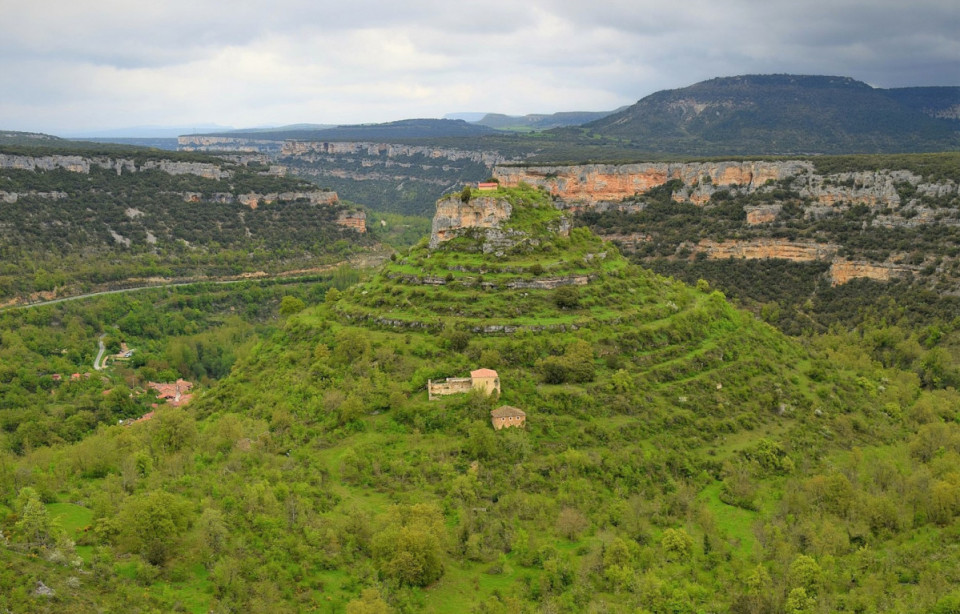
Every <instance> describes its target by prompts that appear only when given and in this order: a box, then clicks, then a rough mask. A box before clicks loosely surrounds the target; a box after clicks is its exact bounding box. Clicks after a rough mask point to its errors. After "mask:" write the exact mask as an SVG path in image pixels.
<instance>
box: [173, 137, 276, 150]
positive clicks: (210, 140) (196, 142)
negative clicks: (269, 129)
mask: <svg viewBox="0 0 960 614" xmlns="http://www.w3.org/2000/svg"><path fill="white" fill-rule="evenodd" d="M281 147H283V141H277V140H269V139H254V138H243V137H230V136H180V137H177V150H178V151H235V152H243V153H248V152H249V153H276V152H279V151H280V149H281Z"/></svg>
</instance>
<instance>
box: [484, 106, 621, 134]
mask: <svg viewBox="0 0 960 614" xmlns="http://www.w3.org/2000/svg"><path fill="white" fill-rule="evenodd" d="M622 110H623V109H617V110H615V111H565V112H561V113H551V114H536V113H531V114H527V115H503V114H500V113H487V114H486V115H484V116H483V117H482V118H480V119H479V120H478V121H476V122H475V123H477V124H480V125H481V126H488V127H490V128H495V129H497V130H511V131H515V132H528V131H531V130H549V129H550V128H562V127H566V126H579V125H581V124H586V123H588V122H592V121H595V120H598V119H602V118H604V117H607V116H608V115H612V114H614V113H617V112H618V111H622Z"/></svg>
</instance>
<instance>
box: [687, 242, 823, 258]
mask: <svg viewBox="0 0 960 614" xmlns="http://www.w3.org/2000/svg"><path fill="white" fill-rule="evenodd" d="M695 251H697V252H703V253H705V254H707V257H708V258H711V259H723V258H745V259H747V260H762V259H766V258H780V259H783V260H790V261H793V262H811V261H814V260H831V259H832V258H833V257H834V256H835V255H836V253H837V246H836V245H829V244H820V243H812V242H810V243H808V242H799V241H778V240H776V239H758V240H754V241H722V242H716V241H710V240H709V239H703V240H701V241H700V242H699V243H698V244H697V247H696V250H695Z"/></svg>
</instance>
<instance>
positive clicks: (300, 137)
mask: <svg viewBox="0 0 960 614" xmlns="http://www.w3.org/2000/svg"><path fill="white" fill-rule="evenodd" d="M496 132H497V131H496V130H494V129H493V128H489V127H487V126H480V125H477V124H471V123H468V122H465V121H463V120H462V119H403V120H400V121H395V122H388V123H384V124H357V125H351V126H337V127H334V128H323V129H278V130H262V131H256V132H249V131H246V132H237V131H233V132H218V133H211V134H203V135H188V136H242V137H248V138H257V139H263V140H279V141H282V140H288V139H290V140H297V141H389V140H396V139H427V138H449V137H470V136H479V135H483V134H495V133H496Z"/></svg>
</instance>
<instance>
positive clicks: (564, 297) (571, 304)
mask: <svg viewBox="0 0 960 614" xmlns="http://www.w3.org/2000/svg"><path fill="white" fill-rule="evenodd" d="M553 303H554V304H555V305H556V306H557V307H559V308H560V309H576V308H577V307H579V306H580V289H579V288H577V287H576V286H560V287H559V288H557V289H556V290H554V291H553Z"/></svg>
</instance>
